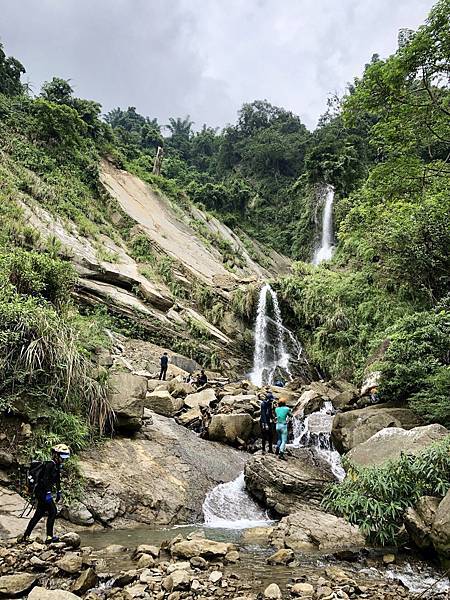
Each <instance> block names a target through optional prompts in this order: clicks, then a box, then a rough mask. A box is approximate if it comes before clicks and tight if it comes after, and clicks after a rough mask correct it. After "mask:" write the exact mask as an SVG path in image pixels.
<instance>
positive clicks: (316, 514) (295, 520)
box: [271, 505, 365, 552]
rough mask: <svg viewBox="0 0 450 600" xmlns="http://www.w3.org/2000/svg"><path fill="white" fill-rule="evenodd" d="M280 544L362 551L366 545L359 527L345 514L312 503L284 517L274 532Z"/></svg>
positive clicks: (273, 537) (306, 548) (299, 548)
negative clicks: (345, 516) (327, 511)
mask: <svg viewBox="0 0 450 600" xmlns="http://www.w3.org/2000/svg"><path fill="white" fill-rule="evenodd" d="M271 541H272V543H273V544H274V545H275V546H277V547H281V548H283V547H286V548H291V549H292V550H295V551H312V550H321V551H328V552H330V551H332V552H334V551H343V550H357V549H358V550H359V549H360V548H363V547H364V545H365V541H364V536H363V535H362V534H361V533H360V532H359V530H358V528H357V527H356V526H354V525H351V524H350V523H348V522H347V521H345V520H344V519H342V518H341V517H336V516H335V515H332V514H329V513H326V512H324V511H322V510H320V509H315V508H313V507H311V506H306V505H305V506H304V507H303V508H302V509H301V510H299V511H298V512H295V513H293V514H291V515H289V516H287V517H284V518H283V519H281V521H280V522H279V523H278V525H277V526H276V527H275V528H274V530H273V533H272V535H271Z"/></svg>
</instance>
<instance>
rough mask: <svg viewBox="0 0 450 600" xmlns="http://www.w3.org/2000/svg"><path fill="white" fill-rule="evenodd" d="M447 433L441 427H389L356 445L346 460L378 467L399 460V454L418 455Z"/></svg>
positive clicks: (435, 425)
mask: <svg viewBox="0 0 450 600" xmlns="http://www.w3.org/2000/svg"><path fill="white" fill-rule="evenodd" d="M447 435H449V431H448V430H447V429H446V428H445V427H443V426H442V425H437V424H433V425H426V426H423V427H414V428H413V429H409V430H406V429H401V428H399V427H389V428H387V429H382V430H381V431H378V432H377V433H375V434H374V435H372V437H370V438H369V439H368V440H367V441H365V442H363V443H361V444H358V445H357V446H355V447H354V448H353V449H352V450H350V452H349V453H348V455H347V457H348V459H349V460H350V461H351V462H353V463H355V464H356V465H360V466H363V467H366V466H372V465H380V464H381V463H383V462H386V461H387V460H395V459H397V458H400V456H401V454H414V455H415V454H418V453H419V452H421V451H422V450H424V449H425V448H426V447H427V446H429V445H430V444H433V443H434V442H438V441H439V440H442V439H443V438H445V437H446V436H447Z"/></svg>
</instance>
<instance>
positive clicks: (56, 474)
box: [17, 444, 70, 544]
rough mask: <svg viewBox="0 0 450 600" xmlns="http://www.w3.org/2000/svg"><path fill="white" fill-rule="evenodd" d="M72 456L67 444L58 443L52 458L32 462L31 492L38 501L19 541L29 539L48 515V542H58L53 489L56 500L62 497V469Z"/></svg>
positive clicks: (53, 450)
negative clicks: (55, 532) (54, 529)
mask: <svg viewBox="0 0 450 600" xmlns="http://www.w3.org/2000/svg"><path fill="white" fill-rule="evenodd" d="M68 458H70V449H69V447H68V446H66V445H65V444H58V445H57V446H54V447H53V448H52V458H51V460H48V461H43V462H41V463H32V465H34V467H33V468H34V471H33V477H31V476H30V473H31V472H32V471H31V468H30V471H29V475H28V479H29V480H31V486H32V487H31V489H30V491H31V494H32V496H33V497H34V499H35V501H36V510H35V513H34V515H33V516H32V518H31V520H30V522H29V523H28V527H27V528H26V530H25V533H24V534H23V535H22V536H19V538H18V540H17V541H18V542H25V541H27V540H28V539H29V537H30V535H31V532H32V531H33V529H34V528H35V527H36V525H37V524H38V523H39V521H40V520H41V519H42V517H43V516H44V515H47V537H46V540H45V543H46V544H51V543H52V542H57V541H58V539H59V538H57V537H56V536H55V535H54V534H53V528H54V525H55V519H56V514H57V512H58V511H57V508H56V504H55V501H54V500H53V490H54V488H56V502H59V500H60V499H61V469H62V466H63V464H64V462H65V461H66V460H67V459H68Z"/></svg>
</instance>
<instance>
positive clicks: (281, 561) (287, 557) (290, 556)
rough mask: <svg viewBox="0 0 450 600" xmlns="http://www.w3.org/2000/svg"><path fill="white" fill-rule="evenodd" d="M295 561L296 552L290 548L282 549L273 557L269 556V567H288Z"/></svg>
mask: <svg viewBox="0 0 450 600" xmlns="http://www.w3.org/2000/svg"><path fill="white" fill-rule="evenodd" d="M293 560H294V552H293V551H292V550H291V549H290V548H280V550H277V551H276V552H275V553H274V554H272V556H269V558H268V559H267V562H268V563H269V565H287V564H288V563H290V562H292V561H293Z"/></svg>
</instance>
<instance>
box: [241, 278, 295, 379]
mask: <svg viewBox="0 0 450 600" xmlns="http://www.w3.org/2000/svg"><path fill="white" fill-rule="evenodd" d="M268 297H270V298H271V300H272V307H273V318H271V317H270V316H269V315H268V308H267V298H268ZM269 325H273V326H274V327H273V328H274V329H275V335H274V336H272V337H273V338H274V339H273V343H271V340H270V339H269ZM286 331H288V330H287V329H286V327H285V326H284V325H283V321H282V319H281V310H280V305H279V303H278V297H277V294H276V292H275V291H274V290H273V289H272V288H271V287H270V285H269V284H268V283H265V284H264V285H263V286H262V288H261V290H260V292H259V299H258V310H257V313H256V323H255V351H254V355H253V370H252V372H251V373H250V381H251V382H252V383H253V384H254V385H257V386H258V387H261V386H262V385H266V384H271V383H273V379H274V375H275V373H276V371H277V369H281V370H282V371H283V372H284V373H285V374H286V376H287V377H288V378H289V379H292V374H291V372H290V369H289V360H290V358H291V357H290V354H289V352H288V351H287V349H286V344H285V333H286ZM289 337H290V339H292V338H294V336H293V335H292V333H291V332H289ZM294 339H295V338H294ZM297 345H298V346H299V344H298V342H297ZM299 356H300V351H299Z"/></svg>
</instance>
